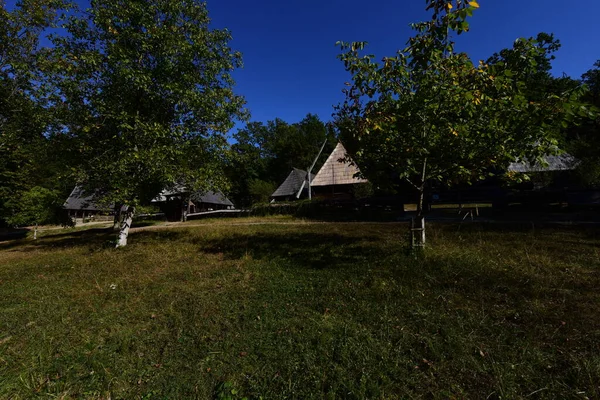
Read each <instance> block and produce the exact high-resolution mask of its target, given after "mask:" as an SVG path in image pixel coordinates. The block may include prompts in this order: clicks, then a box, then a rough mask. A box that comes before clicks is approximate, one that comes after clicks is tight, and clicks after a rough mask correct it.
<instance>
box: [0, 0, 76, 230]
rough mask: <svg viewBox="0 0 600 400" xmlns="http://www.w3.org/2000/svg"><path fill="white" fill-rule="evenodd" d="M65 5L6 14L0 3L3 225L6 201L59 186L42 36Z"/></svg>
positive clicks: (50, 0) (28, 5)
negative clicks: (50, 131) (38, 187)
mask: <svg viewBox="0 0 600 400" xmlns="http://www.w3.org/2000/svg"><path fill="white" fill-rule="evenodd" d="M65 7H66V4H65V3H64V2H63V1H57V0H26V1H20V2H17V4H16V5H15V7H14V8H13V9H12V10H11V11H8V10H7V8H6V5H5V3H4V2H0V224H2V223H5V224H6V223H8V219H9V218H10V217H11V214H12V210H11V207H9V205H8V203H9V202H10V201H13V200H15V199H18V197H19V195H20V194H21V193H26V192H27V190H29V189H30V188H32V187H34V186H36V185H42V186H44V187H46V188H49V189H56V188H57V187H59V186H60V180H59V179H57V175H58V171H59V170H60V168H59V164H60V163H59V162H57V160H56V158H55V157H52V155H51V150H52V143H51V142H50V138H49V136H48V135H47V133H48V127H49V126H50V125H51V124H52V122H53V114H52V113H51V112H50V110H49V109H48V108H47V107H46V105H47V104H46V97H45V93H47V90H46V89H47V88H46V85H45V79H44V74H43V72H44V64H45V61H46V59H47V54H46V52H45V51H44V49H43V48H42V47H41V46H40V38H41V35H42V33H43V32H44V30H46V29H47V28H51V27H54V26H56V24H57V21H58V19H59V18H60V16H61V10H62V9H63V8H65Z"/></svg>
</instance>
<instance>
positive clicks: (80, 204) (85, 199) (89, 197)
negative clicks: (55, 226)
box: [63, 186, 113, 211]
mask: <svg viewBox="0 0 600 400" xmlns="http://www.w3.org/2000/svg"><path fill="white" fill-rule="evenodd" d="M63 208H65V209H67V210H84V211H105V210H107V209H111V208H113V206H112V205H108V206H102V205H100V204H98V202H97V193H89V192H86V191H84V190H83V188H82V187H80V186H75V188H74V189H73V191H72V192H71V194H70V195H69V198H67V200H66V201H65V203H64V204H63Z"/></svg>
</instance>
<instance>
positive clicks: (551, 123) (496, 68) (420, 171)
mask: <svg viewBox="0 0 600 400" xmlns="http://www.w3.org/2000/svg"><path fill="white" fill-rule="evenodd" d="M478 7H479V4H477V2H475V1H471V2H468V3H467V2H466V1H463V0H455V1H450V2H449V1H447V0H428V7H427V9H428V10H432V13H433V15H432V18H431V19H430V20H429V21H426V22H421V23H416V24H413V25H412V27H413V28H414V29H415V30H416V34H415V36H413V37H412V38H410V39H409V41H408V43H407V47H406V48H405V49H403V50H400V51H399V52H398V53H397V54H396V55H395V56H394V57H386V58H384V59H383V61H382V62H381V63H378V62H376V61H374V56H373V55H366V56H364V55H363V54H362V50H363V49H364V47H365V43H362V42H359V43H350V44H348V43H341V48H342V50H343V53H342V54H341V55H340V56H339V58H340V59H341V60H342V61H343V62H344V65H345V67H346V69H347V71H348V72H350V74H351V75H352V83H351V84H349V87H348V88H347V89H346V90H345V94H346V99H345V101H344V103H343V104H341V105H340V106H339V107H338V110H337V116H336V117H337V125H338V128H339V129H340V132H341V135H342V139H343V140H345V141H346V142H348V143H349V145H348V148H349V151H351V152H352V151H353V153H354V154H352V156H353V158H354V160H355V161H356V162H357V163H358V164H359V165H360V166H361V171H362V173H363V174H364V175H366V176H367V177H369V178H371V181H373V182H374V183H377V181H378V180H380V179H381V180H383V176H385V175H388V174H389V173H390V172H391V173H393V174H394V175H395V176H396V177H397V178H400V179H403V180H405V181H407V182H409V183H410V185H411V186H412V187H413V188H414V189H415V190H416V192H417V194H418V202H417V226H418V227H420V229H421V235H420V238H419V239H420V240H419V242H420V245H424V244H425V225H424V212H423V198H424V193H425V191H426V190H427V188H428V186H429V185H431V184H451V183H454V182H460V181H462V182H471V181H474V180H478V179H482V178H484V175H485V174H487V173H491V171H493V170H498V169H503V168H504V167H506V166H507V165H508V164H509V163H510V162H511V161H514V160H515V159H526V160H541V158H542V157H543V156H544V155H546V154H549V153H555V152H557V151H558V147H557V145H558V139H559V137H560V126H561V125H560V123H561V122H562V121H563V120H564V119H565V118H566V117H567V116H568V115H572V114H573V110H574V108H575V107H580V110H582V111H583V112H587V110H586V109H585V108H584V107H583V106H581V105H580V104H578V103H577V99H578V97H579V96H580V94H581V90H580V89H579V88H577V89H576V90H571V91H567V92H564V93H560V94H556V93H547V92H540V93H536V98H535V100H533V99H530V98H529V97H530V96H531V90H530V88H528V87H527V79H528V77H530V76H531V75H532V74H535V73H536V72H537V71H539V68H538V65H539V64H538V61H539V60H543V59H546V55H547V52H548V51H549V50H550V48H549V47H548V46H545V45H540V43H538V42H537V41H536V40H533V39H518V40H517V41H515V43H514V46H513V48H512V49H510V50H509V51H508V53H507V52H504V53H502V52H501V53H500V57H497V58H496V59H495V60H494V62H493V63H485V62H483V61H480V62H479V64H473V62H472V61H471V59H470V58H469V57H468V55H467V54H465V53H460V52H457V51H455V48H454V43H453V41H452V33H455V34H462V33H464V32H467V31H468V30H469V24H468V21H467V19H468V18H469V17H470V16H472V14H473V13H474V12H475V10H476V9H477V8H478ZM502 54H506V55H504V56H503V55H502ZM509 55H510V56H509ZM517 55H518V59H519V63H518V68H517V67H516V66H515V65H511V63H510V62H508V61H507V60H506V59H507V58H510V59H513V58H514V57H515V56H517Z"/></svg>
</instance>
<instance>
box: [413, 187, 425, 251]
mask: <svg viewBox="0 0 600 400" xmlns="http://www.w3.org/2000/svg"><path fill="white" fill-rule="evenodd" d="M424 192H425V190H424V187H421V188H420V189H419V201H418V203H417V216H416V218H415V223H414V227H413V229H414V231H413V234H414V237H415V239H416V240H415V241H414V242H413V246H414V247H425V215H424V212H423V199H424V197H425V193H424Z"/></svg>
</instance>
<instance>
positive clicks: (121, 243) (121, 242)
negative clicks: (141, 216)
mask: <svg viewBox="0 0 600 400" xmlns="http://www.w3.org/2000/svg"><path fill="white" fill-rule="evenodd" d="M123 209H124V210H123ZM122 210H123V211H122V212H121V214H123V212H124V214H125V215H123V221H122V222H121V230H120V232H119V239H118V240H117V246H116V247H117V248H119V247H125V246H127V236H129V228H131V223H132V222H133V213H134V212H135V208H133V207H129V206H123V207H122Z"/></svg>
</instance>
